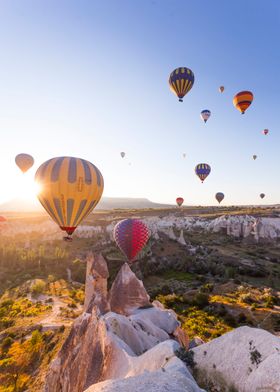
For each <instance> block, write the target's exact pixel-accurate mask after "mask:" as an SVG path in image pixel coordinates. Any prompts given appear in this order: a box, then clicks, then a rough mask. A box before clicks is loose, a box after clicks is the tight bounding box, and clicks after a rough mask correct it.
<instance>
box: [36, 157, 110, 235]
mask: <svg viewBox="0 0 280 392" xmlns="http://www.w3.org/2000/svg"><path fill="white" fill-rule="evenodd" d="M35 180H36V182H37V183H38V184H39V185H40V192H39V194H38V195H37V196H38V199H39V201H40V203H41V204H42V206H43V207H44V208H45V210H46V211H47V212H48V214H49V215H50V216H51V218H52V219H53V220H54V221H55V222H56V223H57V224H58V225H59V227H60V228H61V229H62V230H64V231H66V233H67V234H68V236H70V235H71V234H73V232H74V230H75V229H76V228H77V226H78V225H79V224H80V223H81V221H82V220H83V219H84V218H85V217H86V216H87V215H88V214H89V213H90V212H91V211H92V210H93V209H94V207H95V206H96V205H97V203H98V202H99V200H100V198H101V196H102V192H103V186H104V184H103V177H102V174H101V173H100V171H99V170H98V169H97V167H96V166H94V165H93V164H92V163H90V162H88V161H86V160H85V159H80V158H73V157H58V158H52V159H50V160H48V161H46V162H45V163H43V164H42V165H41V166H40V167H39V168H38V170H37V172H36V174H35ZM65 239H70V237H66V238H65Z"/></svg>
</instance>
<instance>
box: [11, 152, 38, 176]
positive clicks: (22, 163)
mask: <svg viewBox="0 0 280 392" xmlns="http://www.w3.org/2000/svg"><path fill="white" fill-rule="evenodd" d="M15 162H16V164H17V166H18V167H19V168H20V170H21V171H22V172H23V173H25V172H27V170H29V169H30V168H31V167H32V166H33V164H34V159H33V157H32V156H31V155H29V154H18V155H17V156H16V157H15Z"/></svg>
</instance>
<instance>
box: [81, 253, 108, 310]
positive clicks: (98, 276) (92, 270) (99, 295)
mask: <svg viewBox="0 0 280 392" xmlns="http://www.w3.org/2000/svg"><path fill="white" fill-rule="evenodd" d="M108 277H109V272H108V267H107V263H106V260H105V259H104V257H103V256H102V255H101V254H92V253H91V254H89V255H88V257H87V272H86V285H85V304H84V310H85V311H86V312H91V310H92V308H93V306H94V305H96V306H97V307H98V309H99V311H100V312H101V313H106V312H108V311H109V310H110V305H109V303H108V299H107V297H108V292H107V279H108Z"/></svg>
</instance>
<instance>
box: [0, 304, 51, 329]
mask: <svg viewBox="0 0 280 392" xmlns="http://www.w3.org/2000/svg"><path fill="white" fill-rule="evenodd" d="M50 309H51V305H45V304H42V303H41V302H36V303H33V302H32V301H30V300H28V299H27V298H19V299H15V300H13V299H4V300H2V301H0V332H1V331H3V330H5V329H6V328H9V327H12V326H13V325H15V323H16V321H17V320H22V319H23V318H26V317H29V318H31V317H34V316H38V315H40V314H42V313H44V312H47V311H48V310H50Z"/></svg>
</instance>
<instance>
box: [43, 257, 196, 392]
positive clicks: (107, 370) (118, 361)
mask: <svg viewBox="0 0 280 392" xmlns="http://www.w3.org/2000/svg"><path fill="white" fill-rule="evenodd" d="M87 266H88V276H87V299H86V301H87V306H86V307H85V310H86V311H85V312H84V313H83V314H82V315H81V316H80V317H79V318H78V319H77V320H76V321H75V322H74V324H73V326H72V329H71V331H70V334H69V336H68V338H67V339H66V341H65V342H64V344H63V346H62V348H61V350H60V352H59V353H58V355H57V357H56V358H55V359H54V360H53V362H52V363H51V365H50V368H49V371H48V374H47V377H46V384H45V392H73V391H75V392H83V391H85V390H86V389H87V388H89V387H90V388H89V391H107V390H108V391H109V390H111V391H118V390H122V391H126V390H127V391H129V390H131V385H132V383H134V384H135V382H137V385H134V386H135V388H133V390H135V391H139V392H140V391H143V390H144V389H145V390H147V389H148V390H149V391H159V390H163V388H165V390H166V391H175V390H176V391H178V392H179V391H183V390H184V391H190V392H199V391H201V389H200V388H199V387H198V386H197V385H196V383H195V381H194V379H193V378H192V376H191V375H190V373H189V372H188V370H187V368H186V366H185V365H184V364H183V363H182V361H181V360H179V358H177V357H176V356H175V351H176V350H177V349H178V348H179V347H180V345H179V343H178V342H177V341H176V340H174V336H177V337H178V341H179V342H180V343H181V344H182V345H184V346H187V345H188V338H187V336H186V335H185V333H184V332H183V331H182V330H180V329H178V327H179V322H178V321H177V317H176V314H175V313H174V312H173V311H171V310H166V309H164V308H163V307H162V305H161V304H160V303H158V302H155V303H154V304H151V303H150V302H149V296H148V294H147V293H146V291H145V288H144V286H143V283H142V282H140V281H139V280H138V279H137V278H136V276H135V275H134V274H133V272H132V271H131V269H130V268H129V266H128V265H127V264H125V265H123V267H122V268H121V270H120V272H119V274H118V275H117V277H116V280H115V282H114V283H113V285H112V288H111V292H110V294H109V298H110V303H111V309H112V310H114V312H113V311H109V312H106V313H104V312H105V309H106V308H107V307H108V303H107V302H106V292H107V291H106V289H107V287H106V284H105V280H106V279H105V277H106V276H107V274H108V271H107V266H106V262H105V260H104V258H103V257H102V256H101V255H90V256H89V258H88V265H87ZM90 296H91V298H90ZM118 301H119V303H118ZM122 306H123V308H122ZM117 311H118V312H117ZM134 377H135V381H134V382H133V378H134ZM116 379H118V381H115V380H116ZM108 380H110V381H108ZM140 380H142V381H141V382H140ZM103 381H105V383H104V382H103ZM98 383H100V385H99V386H98ZM119 383H120V384H119ZM148 385H150V387H148ZM104 388H105V389H104ZM106 388H107V389H106ZM108 388H109V389H108ZM122 388H123V389H122ZM136 388H138V389H136ZM141 388H142V389H141ZM160 388H162V389H160ZM183 388H185V389H183Z"/></svg>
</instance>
